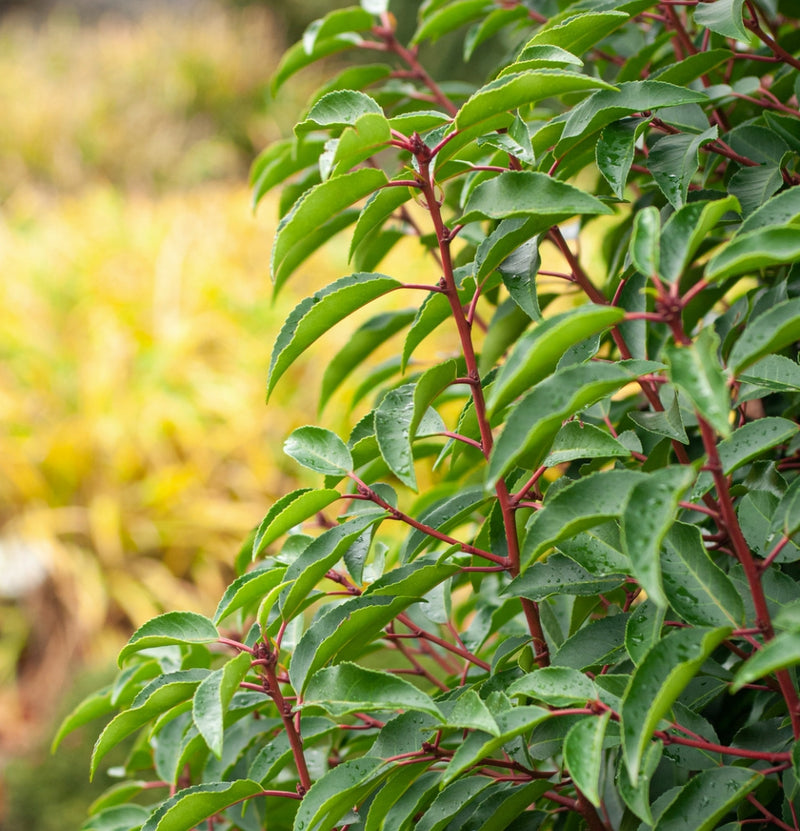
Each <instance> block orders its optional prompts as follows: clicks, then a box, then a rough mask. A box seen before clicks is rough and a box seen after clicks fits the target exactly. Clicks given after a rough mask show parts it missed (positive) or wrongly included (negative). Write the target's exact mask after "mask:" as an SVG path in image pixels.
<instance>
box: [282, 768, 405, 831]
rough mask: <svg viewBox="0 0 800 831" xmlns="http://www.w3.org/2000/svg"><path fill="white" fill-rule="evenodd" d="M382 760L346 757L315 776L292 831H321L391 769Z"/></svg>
mask: <svg viewBox="0 0 800 831" xmlns="http://www.w3.org/2000/svg"><path fill="white" fill-rule="evenodd" d="M391 769H392V768H391V766H390V765H387V764H385V763H384V761H383V759H374V758H371V757H369V756H362V757H361V758H359V759H348V760H347V761H345V762H342V763H341V764H339V765H337V766H336V767H335V768H333V769H332V770H329V771H328V772H327V773H326V774H325V775H324V776H322V777H321V778H320V779H318V780H317V781H316V782H315V783H314V784H313V785H312V786H311V789H310V790H309V791H308V793H307V794H306V795H305V796H304V797H303V800H302V802H301V803H300V807H299V808H298V810H297V814H296V815H295V819H294V825H293V826H292V827H293V831H324V829H329V828H333V827H334V826H336V825H339V822H338V821H339V820H340V819H341V818H342V817H343V816H344V815H345V814H346V813H347V812H348V811H351V810H352V808H353V806H354V805H358V804H359V803H360V802H361V801H362V800H363V799H364V798H365V797H366V796H367V795H368V794H369V793H371V792H372V791H374V790H375V789H376V788H377V787H378V786H379V785H380V783H381V781H383V780H384V779H386V778H387V777H388V775H389V773H390V772H391Z"/></svg>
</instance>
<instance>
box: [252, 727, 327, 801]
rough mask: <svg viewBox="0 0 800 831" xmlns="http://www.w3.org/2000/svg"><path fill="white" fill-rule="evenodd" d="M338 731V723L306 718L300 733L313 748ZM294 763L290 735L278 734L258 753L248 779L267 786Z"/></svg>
mask: <svg viewBox="0 0 800 831" xmlns="http://www.w3.org/2000/svg"><path fill="white" fill-rule="evenodd" d="M336 729H337V725H336V723H335V722H333V721H331V720H330V719H328V718H321V717H320V718H315V717H307V716H306V717H303V718H301V719H300V731H299V732H300V735H301V736H302V737H303V742H304V743H305V745H306V746H307V747H311V746H312V745H313V744H314V742H316V741H317V740H318V739H320V738H322V737H324V736H326V735H329V734H330V733H333V732H334V731H336ZM293 762H294V759H293V757H292V746H291V744H290V743H289V737H288V735H287V734H286V733H285V732H281V733H278V734H277V735H276V736H274V737H272V739H271V740H270V741H269V742H267V743H265V744H264V745H263V747H262V748H261V749H260V750H259V751H258V753H257V754H256V756H255V758H254V759H253V761H252V763H251V765H250V768H249V770H248V771H247V778H248V779H252V780H253V781H255V782H260V783H261V784H262V785H267V784H269V783H270V782H272V781H273V780H274V779H275V778H276V777H277V776H279V775H280V773H281V771H282V770H283V769H284V768H286V767H289V766H291V765H292V764H293Z"/></svg>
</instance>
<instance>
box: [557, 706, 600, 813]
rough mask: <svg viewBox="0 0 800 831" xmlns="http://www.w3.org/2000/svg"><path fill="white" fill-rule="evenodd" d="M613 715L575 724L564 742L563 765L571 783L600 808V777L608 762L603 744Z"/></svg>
mask: <svg viewBox="0 0 800 831" xmlns="http://www.w3.org/2000/svg"><path fill="white" fill-rule="evenodd" d="M610 718H611V711H610V710H607V711H606V712H605V713H603V715H602V716H599V717H598V716H589V717H588V718H584V719H581V720H580V721H579V722H578V723H577V724H574V725H573V726H572V727H571V728H570V730H569V733H567V735H566V738H565V739H564V764H565V765H566V767H567V770H568V771H569V773H570V776H572V781H573V782H574V783H575V786H576V787H577V788H578V789H579V790H580V791H581V793H582V794H583V795H584V796H585V797H586V798H587V799H588V800H589V802H591V803H592V805H594V806H595V807H600V801H601V797H600V775H601V773H602V770H603V766H604V763H605V758H604V755H603V740H604V739H605V735H606V728H607V727H608V721H609V719H610Z"/></svg>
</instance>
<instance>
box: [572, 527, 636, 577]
mask: <svg viewBox="0 0 800 831" xmlns="http://www.w3.org/2000/svg"><path fill="white" fill-rule="evenodd" d="M557 547H558V550H559V551H561V552H562V553H564V554H566V555H567V556H568V557H569V558H570V559H571V560H574V561H575V562H576V563H578V565H581V566H583V567H584V568H585V569H586V570H587V571H589V572H591V573H592V574H597V575H600V576H602V575H604V574H614V573H619V574H628V573H630V568H631V564H630V560H628V558H627V557H626V556H625V555H624V554H623V553H622V550H621V549H622V543H621V542H620V538H619V529H618V527H617V523H616V522H615V521H613V520H609V521H606V522H604V523H602V524H600V525H596V526H594V527H593V528H590V529H589V530H586V531H581V532H579V533H578V534H574V535H573V534H570V536H569V537H567V538H566V539H561V540H559V541H558V546H557Z"/></svg>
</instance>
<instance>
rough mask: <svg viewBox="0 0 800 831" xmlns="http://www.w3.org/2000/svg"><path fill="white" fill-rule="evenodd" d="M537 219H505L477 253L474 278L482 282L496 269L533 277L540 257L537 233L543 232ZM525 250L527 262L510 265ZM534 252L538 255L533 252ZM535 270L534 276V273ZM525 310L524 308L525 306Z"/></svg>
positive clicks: (524, 254)
mask: <svg viewBox="0 0 800 831" xmlns="http://www.w3.org/2000/svg"><path fill="white" fill-rule="evenodd" d="M541 226H542V223H541V221H539V220H538V219H537V218H536V217H533V218H528V219H526V218H524V217H519V218H517V219H504V220H503V221H502V222H499V223H498V225H497V227H496V228H495V229H494V230H493V231H492V233H491V234H489V236H488V237H486V239H484V240H483V242H481V244H480V245H479V246H478V250H477V252H476V253H475V277H476V279H477V280H478V281H479V282H480V281H482V280H483V278H484V277H487V276H488V275H489V274H491V273H492V271H494V270H495V269H496V268H501V267H502V269H503V271H505V272H507V273H512V274H513V273H526V274H527V275H529V276H531V277H533V276H535V273H536V271H537V270H538V268H533V265H534V263H535V262H536V258H537V256H538V238H537V237H536V234H537V233H538V232H539V231H541V230H543V228H542V227H541ZM520 248H522V249H523V251H522V254H523V256H525V257H526V259H525V261H524V262H508V261H509V260H511V259H512V254H513V253H514V252H515V251H517V249H520ZM534 252H535V253H534ZM531 271H533V274H531ZM523 308H524V307H523Z"/></svg>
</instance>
